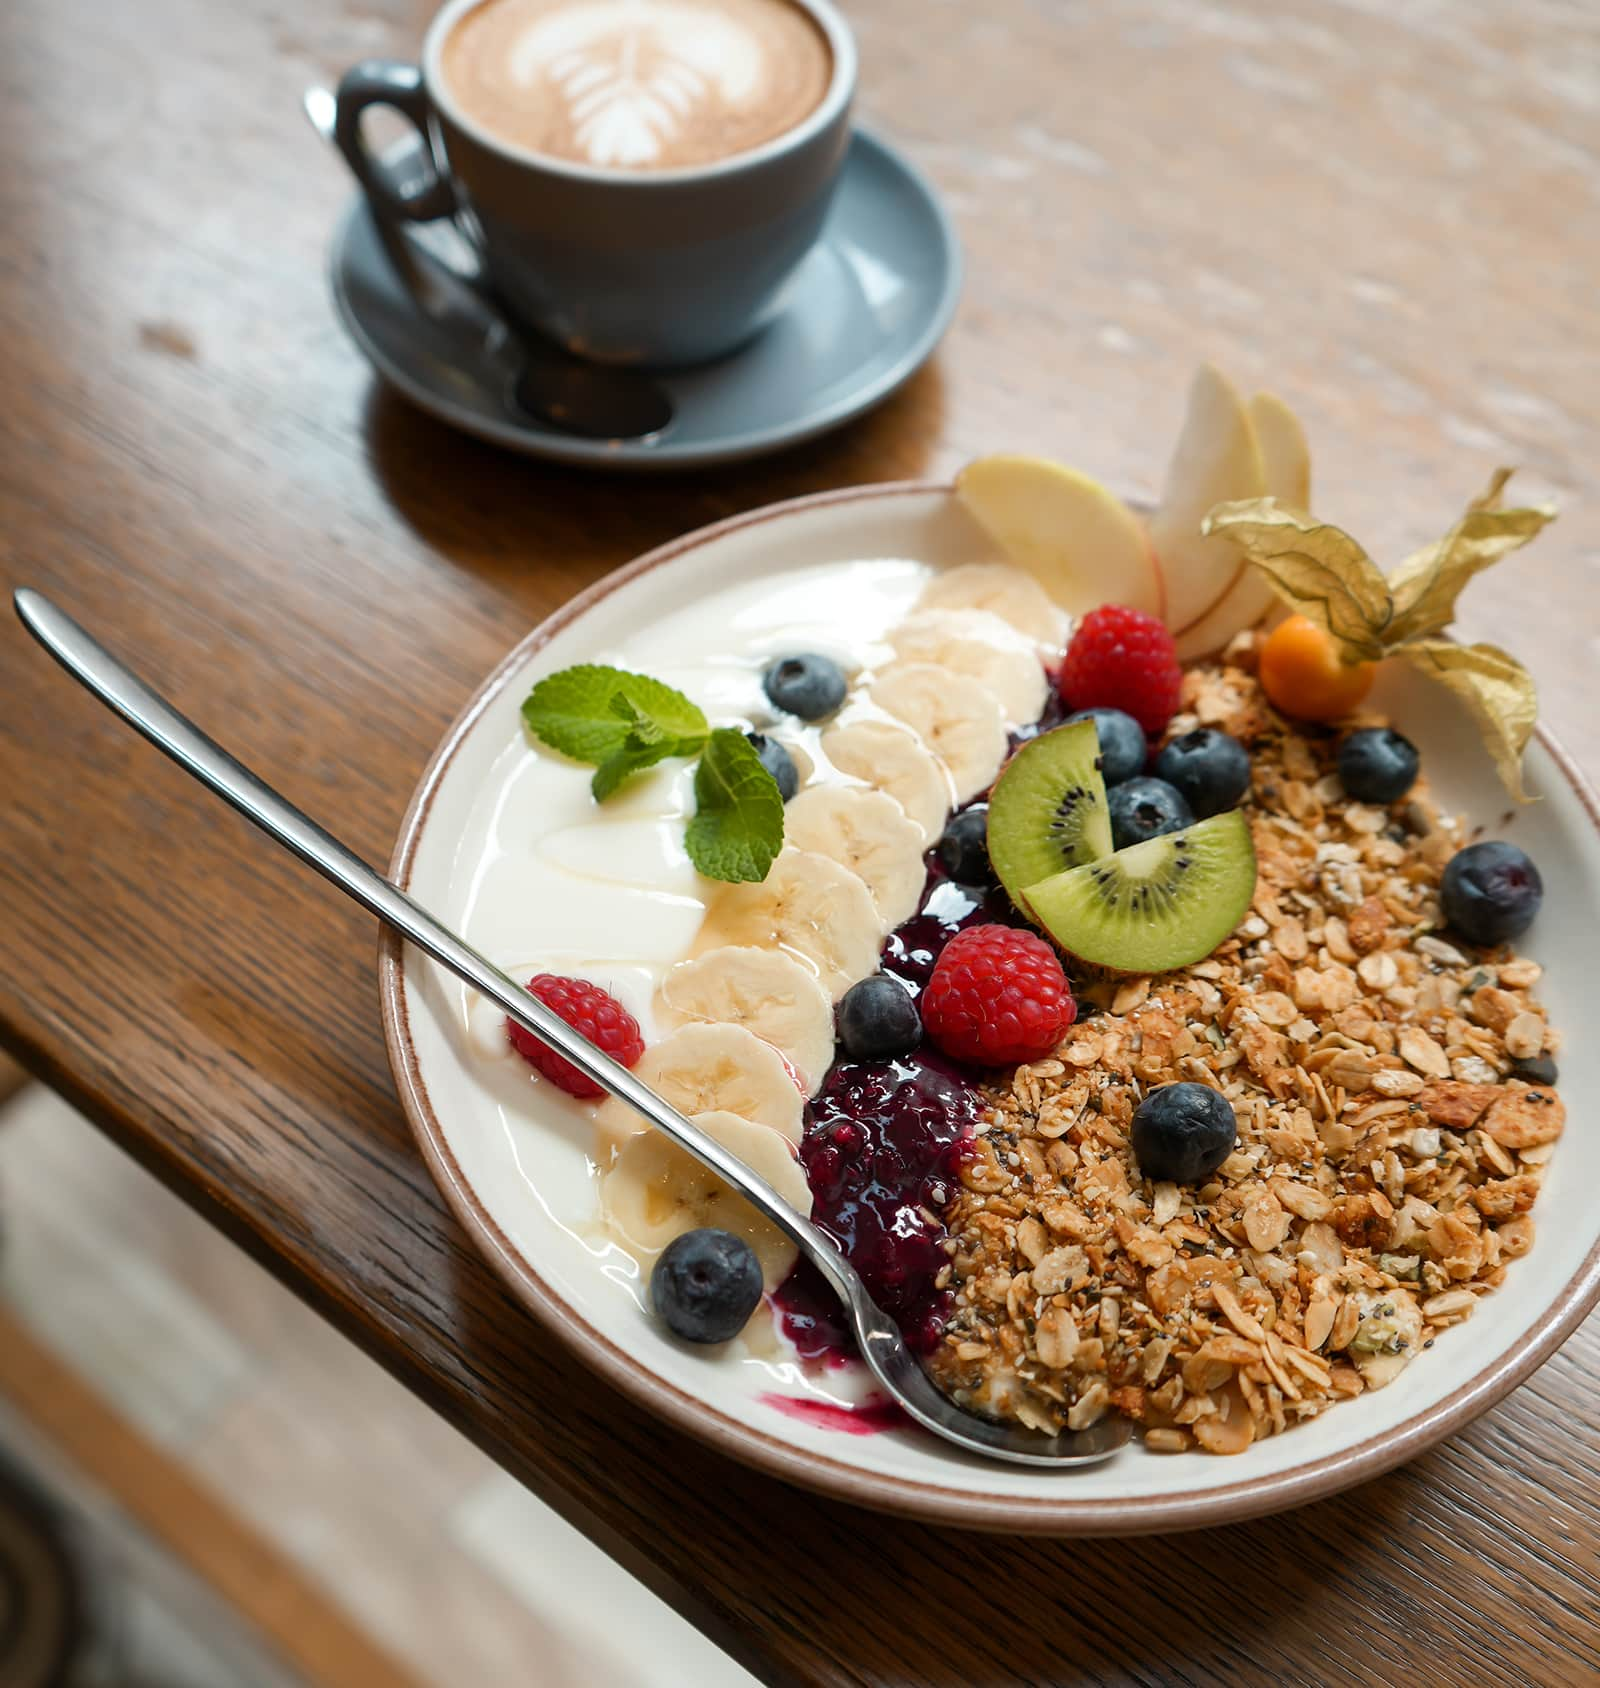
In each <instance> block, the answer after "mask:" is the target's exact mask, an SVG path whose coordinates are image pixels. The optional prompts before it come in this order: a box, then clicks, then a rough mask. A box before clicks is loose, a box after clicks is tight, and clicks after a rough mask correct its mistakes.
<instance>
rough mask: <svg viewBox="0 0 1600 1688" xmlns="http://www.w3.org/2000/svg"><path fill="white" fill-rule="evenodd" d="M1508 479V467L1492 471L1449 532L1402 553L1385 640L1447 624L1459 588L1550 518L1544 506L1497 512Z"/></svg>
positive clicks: (1391, 587)
mask: <svg viewBox="0 0 1600 1688" xmlns="http://www.w3.org/2000/svg"><path fill="white" fill-rule="evenodd" d="M1510 478H1511V470H1509V469H1496V470H1495V472H1494V476H1493V478H1492V479H1491V480H1490V482H1489V485H1488V488H1487V489H1486V490H1485V491H1484V492H1483V493H1482V494H1481V495H1480V496H1479V497H1477V498H1476V499H1474V500H1473V502H1472V503H1471V504H1470V505H1469V506H1468V507H1467V511H1466V514H1465V515H1464V516H1462V518H1461V520H1460V521H1459V522H1457V523H1456V525H1455V526H1454V527H1453V528H1451V530H1450V531H1449V533H1447V534H1446V535H1445V536H1444V538H1443V539H1441V540H1439V541H1437V542H1436V543H1435V544H1433V545H1427V546H1424V547H1423V549H1422V550H1420V551H1418V552H1416V553H1415V554H1414V555H1413V556H1410V557H1407V558H1406V560H1405V561H1404V562H1403V563H1401V565H1400V566H1399V568H1397V569H1396V570H1395V571H1394V573H1393V574H1391V575H1390V576H1389V591H1390V593H1391V594H1392V595H1393V598H1394V619H1393V620H1392V621H1391V622H1390V624H1389V635H1388V637H1389V642H1390V643H1394V642H1396V641H1398V640H1401V639H1421V638H1426V637H1428V636H1429V635H1430V634H1433V633H1437V632H1439V631H1440V630H1441V629H1443V628H1445V627H1448V626H1449V625H1450V623H1451V621H1452V620H1453V619H1454V618H1455V613H1456V599H1457V598H1458V597H1459V596H1460V593H1461V589H1462V587H1463V586H1465V585H1466V584H1467V582H1468V581H1469V580H1471V579H1472V577H1473V576H1474V575H1475V574H1478V573H1481V572H1482V570H1484V569H1486V568H1490V567H1492V566H1493V565H1494V564H1495V563H1498V562H1499V561H1500V559H1501V558H1502V557H1504V556H1506V555H1508V554H1509V553H1510V552H1512V551H1515V550H1517V549H1518V548H1519V547H1521V546H1523V545H1526V544H1527V543H1528V541H1529V540H1530V539H1533V538H1535V537H1536V536H1537V535H1538V534H1539V532H1540V531H1541V530H1542V529H1543V528H1544V526H1545V524H1546V523H1547V522H1550V521H1553V520H1554V519H1555V514H1556V512H1555V509H1554V507H1553V506H1552V505H1548V504H1542V505H1527V506H1524V507H1523V508H1520V509H1514V510H1502V509H1501V508H1500V493H1501V490H1502V489H1503V488H1504V486H1505V484H1506V482H1507V481H1508V480H1510Z"/></svg>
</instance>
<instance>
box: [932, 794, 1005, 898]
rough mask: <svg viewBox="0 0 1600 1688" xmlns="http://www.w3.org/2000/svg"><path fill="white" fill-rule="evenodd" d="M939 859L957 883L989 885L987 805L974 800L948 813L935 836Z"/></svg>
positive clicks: (992, 877) (991, 877) (990, 883)
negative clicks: (945, 823) (938, 836)
mask: <svg viewBox="0 0 1600 1688" xmlns="http://www.w3.org/2000/svg"><path fill="white" fill-rule="evenodd" d="M938 849H939V863H940V865H941V866H942V867H943V868H944V870H945V872H946V873H948V874H949V875H950V877H951V878H952V879H953V880H955V882H956V883H957V884H958V885H992V884H993V883H994V869H993V868H992V867H990V865H989V805H988V804H987V803H974V804H973V805H972V807H971V808H970V809H963V810H962V811H961V813H960V814H958V815H952V816H951V817H950V824H949V826H947V827H946V828H945V829H944V836H943V837H942V838H941V839H940V840H939V845H938Z"/></svg>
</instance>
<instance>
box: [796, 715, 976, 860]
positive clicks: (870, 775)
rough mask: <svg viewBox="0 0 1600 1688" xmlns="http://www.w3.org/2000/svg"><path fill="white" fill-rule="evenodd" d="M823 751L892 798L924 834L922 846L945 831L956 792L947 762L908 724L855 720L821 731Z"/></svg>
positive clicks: (838, 766) (838, 765)
mask: <svg viewBox="0 0 1600 1688" xmlns="http://www.w3.org/2000/svg"><path fill="white" fill-rule="evenodd" d="M821 749H822V754H823V755H824V756H826V757H827V759H828V760H829V762H831V763H832V764H833V766H834V767H835V768H836V769H838V771H839V772H840V773H841V774H849V775H850V776H851V777H852V778H854V779H858V780H864V781H865V782H866V783H867V784H868V785H870V786H871V787H872V788H873V790H874V791H881V792H882V793H883V794H884V795H885V796H886V797H892V798H893V799H894V800H895V802H896V803H898V804H899V805H900V807H901V808H902V809H904V810H905V812H906V819H907V820H909V821H910V822H911V823H912V825H913V826H915V827H916V828H917V829H918V831H920V832H921V834H922V842H923V846H924V847H926V846H927V845H929V844H931V843H933V841H934V840H935V839H936V838H937V837H938V836H939V834H940V833H941V832H943V831H944V822H945V816H946V815H948V814H949V813H950V810H951V807H952V805H953V802H954V795H953V793H952V792H951V790H950V778H949V776H948V775H947V774H946V773H945V771H944V766H943V764H942V763H941V762H940V761H939V760H938V758H937V757H935V756H934V754H933V753H932V752H931V751H930V750H929V749H928V747H927V746H926V745H925V744H924V743H923V742H922V740H921V739H919V738H918V737H917V735H916V734H915V733H913V732H912V731H910V729H909V728H906V727H902V726H899V725H897V724H896V723H895V722H893V721H852V722H850V723H849V724H848V725H847V726H843V727H830V728H829V729H828V730H827V732H825V733H824V734H823V735H822V743H821Z"/></svg>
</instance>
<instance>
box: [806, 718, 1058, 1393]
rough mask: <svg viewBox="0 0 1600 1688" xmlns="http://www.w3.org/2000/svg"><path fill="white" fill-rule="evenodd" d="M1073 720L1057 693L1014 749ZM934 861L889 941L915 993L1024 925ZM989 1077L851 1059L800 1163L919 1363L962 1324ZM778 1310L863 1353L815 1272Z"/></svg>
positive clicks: (821, 1104) (823, 1096) (830, 1228)
mask: <svg viewBox="0 0 1600 1688" xmlns="http://www.w3.org/2000/svg"><path fill="white" fill-rule="evenodd" d="M1065 713H1066V712H1065V709H1064V708H1063V706H1062V704H1061V701H1060V699H1059V698H1058V697H1057V696H1056V694H1055V690H1054V688H1053V687H1052V689H1051V693H1050V700H1049V702H1048V703H1047V704H1046V706H1045V710H1044V713H1043V714H1042V715H1041V716H1040V718H1039V720H1038V722H1036V723H1034V724H1033V725H1031V726H1027V727H1023V728H1020V729H1019V730H1018V731H1016V732H1014V733H1013V734H1012V735H1011V748H1012V749H1013V750H1015V749H1016V748H1017V746H1018V745H1019V744H1020V743H1022V742H1023V741H1025V740H1026V739H1030V738H1033V737H1034V736H1036V735H1037V734H1038V733H1041V732H1048V731H1049V730H1050V728H1052V727H1056V726H1059V725H1060V724H1061V721H1062V719H1063V718H1064V716H1065ZM984 800H985V799H984V798H983V797H979V798H977V799H975V801H977V802H980V803H981V802H983V801H984ZM925 859H926V862H927V867H928V878H927V882H926V884H925V885H924V886H923V891H922V900H921V902H920V903H919V904H918V906H917V912H916V913H915V914H913V915H912V916H911V917H910V919H908V920H905V921H903V922H902V923H901V924H900V925H899V926H897V927H896V928H895V929H894V931H892V932H891V933H890V934H889V936H888V938H887V939H885V940H884V945H883V953H882V959H881V962H880V965H881V966H882V969H883V971H884V972H885V973H890V974H892V975H893V976H894V977H895V978H897V979H899V980H900V981H901V982H902V983H903V984H904V985H905V987H906V989H907V990H909V991H910V992H911V994H912V995H913V996H919V995H920V994H921V992H922V988H923V986H924V985H926V984H927V982H928V980H929V978H930V977H931V976H932V974H933V968H934V963H935V962H937V961H938V959H939V954H940V951H942V950H943V949H944V946H945V945H946V944H947V943H949V942H950V940H951V939H952V938H953V937H954V936H955V935H956V933H957V932H962V931H965V930H966V928H967V927H969V926H979V925H984V924H987V923H990V922H995V921H1000V922H1003V923H1005V924H1008V925H1022V924H1025V922H1024V921H1023V920H1022V917H1021V916H1020V915H1019V914H1018V913H1017V911H1016V910H1015V909H1014V908H1013V907H1012V906H1011V900H1010V898H1009V897H1007V896H1006V894H1005V892H1004V891H1002V890H998V889H995V888H993V887H989V886H977V885H962V884H959V883H958V882H957V881H956V880H954V879H952V878H950V876H949V875H948V874H947V873H946V872H945V870H944V867H943V865H942V864H941V862H940V860H939V853H938V850H937V848H935V849H932V850H929V851H928V853H927V856H926V858H925ZM978 1078H979V1074H978V1072H977V1071H976V1070H975V1069H966V1068H963V1067H962V1066H961V1065H960V1064H959V1063H958V1062H955V1061H952V1060H950V1059H948V1058H947V1057H946V1056H944V1055H941V1054H939V1053H938V1052H937V1051H936V1050H934V1049H931V1048H929V1047H927V1046H926V1045H924V1046H923V1047H922V1048H920V1049H914V1050H912V1051H911V1053H910V1054H907V1055H898V1056H895V1057H893V1058H892V1059H889V1060H883V1061H841V1062H838V1063H836V1064H835V1065H834V1067H833V1068H832V1069H831V1070H830V1071H829V1073H828V1076H827V1078H826V1079H825V1080H824V1081H823V1085H822V1089H821V1090H820V1091H819V1092H818V1093H817V1094H816V1096H814V1097H813V1098H812V1099H811V1101H810V1102H808V1103H807V1104H806V1128H805V1136H804V1138H803V1139H802V1141H801V1144H800V1164H801V1165H802V1166H803V1167H804V1168H805V1171H806V1179H807V1181H808V1182H809V1183H810V1185H811V1195H812V1199H813V1208H812V1218H813V1219H814V1220H815V1221H816V1223H817V1224H818V1226H820V1227H821V1229H822V1230H824V1231H825V1232H827V1234H828V1235H829V1236H830V1237H832V1238H833V1240H834V1241H835V1242H836V1243H837V1244H838V1245H839V1248H840V1251H841V1252H842V1253H843V1254H844V1255H845V1257H846V1258H847V1259H848V1260H849V1261H850V1263H851V1265H853V1266H854V1267H855V1269H856V1270H857V1271H858V1272H859V1273H860V1274H861V1276H862V1279H863V1280H864V1281H865V1283H866V1286H867V1289H868V1291H869V1293H870V1294H871V1295H872V1298H873V1299H874V1300H875V1301H876V1302H877V1303H878V1305H879V1306H880V1307H882V1308H883V1309H884V1311H885V1312H887V1313H889V1314H890V1315H891V1316H892V1317H893V1318H894V1320H895V1322H896V1323H897V1324H898V1325H899V1326H900V1329H901V1332H902V1334H903V1335H904V1336H905V1339H906V1342H907V1344H908V1346H909V1347H911V1348H912V1349H913V1350H914V1351H915V1352H918V1353H928V1352H930V1351H931V1350H932V1349H933V1348H934V1347H936V1346H937V1344H938V1341H939V1336H940V1333H941V1332H942V1331H943V1329H944V1323H945V1320H946V1318H947V1317H948V1316H949V1311H950V1300H951V1297H950V1292H949V1291H948V1290H942V1289H940V1288H939V1287H938V1284H937V1281H936V1280H937V1278H938V1275H939V1272H940V1270H941V1269H942V1268H943V1267H944V1266H945V1265H946V1264H947V1263H948V1261H949V1258H950V1257H949V1256H948V1255H947V1254H946V1253H945V1250H944V1246H943V1245H944V1242H945V1239H946V1238H947V1237H948V1235H949V1233H948V1232H947V1231H946V1230H945V1227H944V1222H943V1221H942V1219H941V1218H940V1217H939V1215H940V1211H941V1210H942V1209H943V1208H944V1206H945V1204H946V1203H947V1202H948V1201H949V1199H950V1195H951V1193H952V1192H951V1189H950V1185H951V1182H952V1181H953V1180H954V1179H955V1178H956V1177H957V1176H959V1173H960V1169H961V1164H962V1160H963V1158H964V1156H965V1155H966V1154H967V1152H968V1150H967V1148H966V1145H967V1144H969V1143H970V1142H971V1140H972V1136H973V1133H974V1132H975V1131H976V1129H977V1126H978V1122H979V1121H980V1120H981V1119H982V1117H983V1110H984V1100H983V1096H982V1094H981V1092H980V1091H979V1089H978ZM774 1299H775V1300H776V1301H777V1304H778V1308H779V1310H780V1312H781V1314H782V1317H783V1327H784V1330H785V1331H786V1332H787V1334H788V1336H789V1339H790V1340H791V1341H792V1342H793V1343H794V1345H795V1347H796V1348H797V1349H798V1350H799V1351H800V1354H801V1355H802V1357H804V1358H806V1359H821V1358H828V1359H832V1360H842V1359H845V1358H848V1357H849V1356H850V1355H851V1354H853V1353H854V1352H855V1345H854V1342H853V1339H852V1338H851V1336H850V1335H849V1333H848V1331H847V1329H846V1326H845V1321H844V1317H843V1315H842V1313H841V1312H840V1309H839V1303H838V1300H837V1298H836V1297H835V1296H834V1294H833V1292H832V1290H830V1289H829V1288H828V1286H827V1285H826V1284H825V1283H824V1282H823V1281H822V1277H821V1275H820V1273H818V1272H817V1271H816V1270H815V1269H814V1268H813V1267H811V1266H809V1265H807V1264H806V1262H804V1261H801V1263H800V1264H799V1265H798V1266H796V1267H795V1269H794V1270H793V1271H792V1272H791V1273H790V1274H789V1276H788V1277H787V1278H786V1279H785V1280H784V1282H783V1283H782V1284H781V1285H779V1287H778V1292H777V1295H776V1297H775V1298H774Z"/></svg>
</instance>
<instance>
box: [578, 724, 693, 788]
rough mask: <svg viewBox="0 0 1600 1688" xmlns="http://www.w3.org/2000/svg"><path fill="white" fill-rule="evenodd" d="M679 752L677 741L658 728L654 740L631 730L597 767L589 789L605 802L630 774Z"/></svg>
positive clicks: (650, 766)
mask: <svg viewBox="0 0 1600 1688" xmlns="http://www.w3.org/2000/svg"><path fill="white" fill-rule="evenodd" d="M678 754H679V750H678V741H677V740H676V739H670V738H667V737H665V736H664V735H662V734H661V733H660V732H659V731H658V732H657V736H656V738H655V739H654V740H653V741H651V740H647V739H640V738H637V737H636V736H635V735H634V734H632V733H630V734H629V735H628V737H627V738H626V739H625V740H624V741H623V745H622V748H621V749H620V750H617V751H613V752H612V754H611V755H610V756H608V757H607V758H606V759H605V761H604V762H602V763H601V764H600V766H599V767H598V768H596V769H595V771H594V778H593V779H592V780H590V781H589V791H590V793H591V794H592V796H593V797H594V800H595V802H596V803H604V802H605V800H606V799H607V798H608V797H609V796H610V795H611V793H612V792H613V791H615V790H616V789H617V787H618V786H619V785H621V784H622V782H623V781H624V780H625V779H627V778H628V777H629V776H630V775H632V774H637V773H639V772H640V771H641V770H642V769H645V768H653V767H654V766H655V765H656V763H657V762H664V761H666V759H667V758H668V757H669V756H676V755H678Z"/></svg>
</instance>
